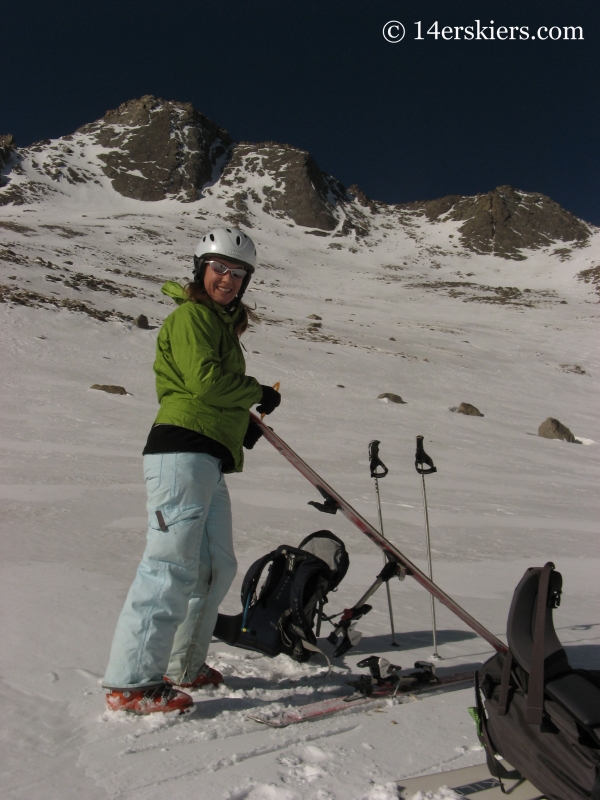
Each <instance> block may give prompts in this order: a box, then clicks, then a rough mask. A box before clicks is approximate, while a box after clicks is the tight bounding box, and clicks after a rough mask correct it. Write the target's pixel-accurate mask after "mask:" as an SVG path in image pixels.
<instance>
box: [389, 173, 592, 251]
mask: <svg viewBox="0 0 600 800" xmlns="http://www.w3.org/2000/svg"><path fill="white" fill-rule="evenodd" d="M401 208H407V209H410V210H415V211H420V212H421V213H422V214H424V215H425V216H426V217H427V219H428V220H429V221H430V222H435V221H437V220H455V221H457V222H463V224H462V225H461V227H460V228H459V234H460V243H461V244H462V245H463V247H466V248H467V249H469V250H473V251H475V252H477V253H493V254H494V255H497V256H501V257H503V258H511V259H519V258H524V256H523V254H522V253H521V250H523V249H537V248H539V247H543V246H545V245H548V244H550V243H551V242H553V241H556V240H557V239H559V240H561V241H563V242H575V244H583V243H584V242H586V241H587V239H588V237H589V235H590V229H589V228H588V226H587V225H586V224H585V223H584V222H582V221H581V220H579V219H577V217H575V216H573V214H571V213H569V212H568V211H565V209H564V208H562V207H561V206H560V205H559V204H558V203H555V202H554V200H551V199H550V198H549V197H546V196H545V195H543V194H538V193H536V192H522V191H519V190H517V189H513V188H512V186H499V187H498V188H497V189H494V191H492V192H488V193H487V194H484V195H477V196H476V197H461V196H460V195H449V196H448V197H442V198H439V199H437V200H428V201H426V202H423V203H408V204H406V205H404V206H401Z"/></svg>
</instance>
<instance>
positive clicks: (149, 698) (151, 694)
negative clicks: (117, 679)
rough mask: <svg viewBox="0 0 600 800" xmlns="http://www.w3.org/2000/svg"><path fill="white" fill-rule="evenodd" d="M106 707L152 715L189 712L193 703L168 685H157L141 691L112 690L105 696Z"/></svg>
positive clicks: (187, 695) (183, 693)
mask: <svg viewBox="0 0 600 800" xmlns="http://www.w3.org/2000/svg"><path fill="white" fill-rule="evenodd" d="M106 705H107V706H108V708H109V709H110V710H111V711H127V712H129V713H130V714H153V713H154V712H156V711H162V712H163V714H168V713H169V711H179V713H180V714H184V713H185V712H186V711H190V710H191V709H192V707H193V705H194V701H193V700H192V698H191V697H190V696H189V694H186V693H185V692H179V691H178V690H177V689H174V688H173V686H172V685H171V684H170V683H159V684H157V685H156V686H148V687H145V688H142V689H113V690H112V691H111V692H109V693H108V694H107V695H106Z"/></svg>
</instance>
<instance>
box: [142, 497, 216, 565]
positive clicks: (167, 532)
mask: <svg viewBox="0 0 600 800" xmlns="http://www.w3.org/2000/svg"><path fill="white" fill-rule="evenodd" d="M204 521H205V512H204V506H203V505H201V504H193V505H186V506H177V507H173V506H168V505H165V506H161V507H159V508H156V509H154V510H150V511H149V513H148V543H147V546H146V553H145V557H146V558H148V559H152V560H154V561H164V562H167V563H170V564H174V565H176V566H179V567H185V568H187V569H189V568H190V567H193V566H196V565H197V564H198V562H199V558H200V544H201V541H202V533H203V530H204Z"/></svg>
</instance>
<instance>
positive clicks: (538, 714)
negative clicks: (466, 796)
mask: <svg viewBox="0 0 600 800" xmlns="http://www.w3.org/2000/svg"><path fill="white" fill-rule="evenodd" d="M561 591H562V576H561V575H560V573H559V572H556V571H555V570H554V564H552V563H551V562H549V563H548V564H546V566H545V567H544V568H543V569H542V568H541V567H535V568H531V569H528V570H527V572H526V573H525V575H524V576H523V578H522V580H521V582H520V583H519V585H518V586H517V588H516V589H515V593H514V596H513V600H512V604H511V607H510V613H509V615H508V624H507V639H508V646H509V652H508V653H506V654H505V653H498V654H496V655H495V656H493V657H492V658H491V659H489V661H487V662H486V663H485V664H484V665H483V670H482V673H481V675H480V676H478V675H476V686H475V694H476V699H477V705H478V712H479V713H478V717H479V724H480V727H479V732H480V738H481V743H482V744H483V746H484V748H485V751H486V756H487V760H488V766H489V768H490V772H491V773H492V774H493V775H494V777H496V778H497V779H498V780H501V777H502V774H501V773H502V771H503V769H502V767H501V766H500V765H499V762H498V761H497V759H496V758H495V757H494V756H495V755H496V754H500V755H501V756H502V757H503V758H505V759H506V760H507V761H508V763H509V764H511V765H512V766H513V767H514V768H515V769H517V770H518V771H519V772H520V773H521V775H523V776H524V777H525V778H527V779H528V780H529V781H530V783H532V784H533V785H534V786H535V787H536V789H538V790H539V791H540V792H543V793H544V795H545V796H546V797H547V798H548V800H582V799H583V798H588V799H589V798H592V800H600V672H597V671H593V670H578V669H572V668H571V667H570V666H569V662H568V660H567V655H566V653H565V651H564V650H563V648H562V645H561V643H560V641H559V640H558V637H557V635H556V632H555V630H554V624H553V622H552V609H553V608H556V607H557V606H558V605H559V603H560V595H561Z"/></svg>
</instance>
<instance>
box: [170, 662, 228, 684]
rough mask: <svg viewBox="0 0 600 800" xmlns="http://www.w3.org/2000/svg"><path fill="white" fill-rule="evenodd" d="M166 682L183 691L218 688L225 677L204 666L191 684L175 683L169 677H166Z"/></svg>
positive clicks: (206, 665)
mask: <svg viewBox="0 0 600 800" xmlns="http://www.w3.org/2000/svg"><path fill="white" fill-rule="evenodd" d="M165 680H166V681H168V682H170V683H173V684H174V685H175V686H179V687H180V688H182V689H202V688H203V687H204V686H218V685H219V684H220V683H223V676H222V675H221V673H220V672H219V671H218V670H216V669H213V668H212V667H209V666H208V664H203V665H202V666H201V667H200V672H199V673H198V674H197V675H196V677H195V678H194V680H193V681H192V682H191V683H175V682H174V681H172V680H171V679H170V678H168V677H165Z"/></svg>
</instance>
